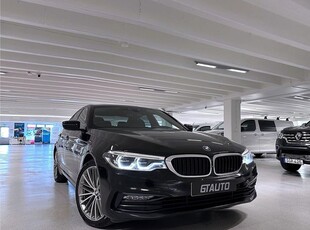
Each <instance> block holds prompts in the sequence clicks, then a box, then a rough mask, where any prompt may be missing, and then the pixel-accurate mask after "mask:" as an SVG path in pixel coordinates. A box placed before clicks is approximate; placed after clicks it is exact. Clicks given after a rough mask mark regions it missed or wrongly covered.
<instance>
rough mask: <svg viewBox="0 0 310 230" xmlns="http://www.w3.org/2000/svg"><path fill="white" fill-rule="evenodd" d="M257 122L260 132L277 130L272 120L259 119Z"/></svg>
mask: <svg viewBox="0 0 310 230" xmlns="http://www.w3.org/2000/svg"><path fill="white" fill-rule="evenodd" d="M258 124H259V128H260V131H262V132H276V131H277V129H276V125H275V124H274V121H264V120H259V121H258Z"/></svg>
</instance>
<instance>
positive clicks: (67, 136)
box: [61, 109, 83, 179]
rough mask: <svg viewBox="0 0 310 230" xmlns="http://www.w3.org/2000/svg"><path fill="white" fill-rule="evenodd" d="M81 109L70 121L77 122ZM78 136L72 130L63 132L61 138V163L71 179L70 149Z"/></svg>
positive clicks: (77, 132) (77, 133) (78, 132)
mask: <svg viewBox="0 0 310 230" xmlns="http://www.w3.org/2000/svg"><path fill="white" fill-rule="evenodd" d="M82 110H83V109H80V110H79V111H77V112H76V113H75V114H74V115H73V116H72V117H71V118H70V121H77V120H78V118H79V116H80V114H81V112H82ZM79 134H80V131H72V130H65V129H64V130H63V132H62V134H61V138H62V140H63V153H62V162H63V164H64V168H65V171H66V173H67V174H68V176H69V177H70V178H71V179H72V177H73V175H74V174H73V171H74V170H73V168H72V165H73V164H72V157H71V155H72V147H73V144H74V142H75V139H76V138H77V136H78V135H79Z"/></svg>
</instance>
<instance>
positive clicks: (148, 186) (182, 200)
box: [99, 161, 257, 222]
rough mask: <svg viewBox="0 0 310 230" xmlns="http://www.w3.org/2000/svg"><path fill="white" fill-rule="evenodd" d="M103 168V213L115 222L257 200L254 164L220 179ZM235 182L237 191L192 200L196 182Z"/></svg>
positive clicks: (165, 171)
mask: <svg viewBox="0 0 310 230" xmlns="http://www.w3.org/2000/svg"><path fill="white" fill-rule="evenodd" d="M102 163H103V164H102V166H99V173H100V177H101V191H102V192H101V199H102V207H103V212H104V214H105V215H107V216H108V217H109V218H110V219H111V220H112V221H113V222H121V221H127V220H134V219H156V218H161V217H165V216H168V215H176V214H181V213H186V212H193V211H199V210H207V209H214V208H223V207H230V206H234V205H237V204H241V203H247V202H251V201H252V200H254V199H255V198H256V190H255V184H256V178H257V170H256V165H255V164H254V163H252V164H250V165H248V166H246V165H243V166H242V168H241V169H240V171H239V173H237V174H235V175H233V176H231V175H230V176H228V177H219V176H216V175H212V174H211V175H210V176H208V177H205V178H181V177H178V176H176V175H175V174H173V173H172V172H171V171H169V170H168V169H162V170H155V171H152V172H136V171H126V170H117V169H114V168H111V167H110V166H109V165H108V164H107V163H106V162H104V161H103V162H102ZM221 181H233V182H234V183H235V184H236V190H235V191H233V192H221V193H214V194H210V195H203V196H195V197H192V196H191V184H192V183H195V182H203V183H207V182H212V183H214V182H221ZM128 195H129V196H136V197H139V196H150V197H151V198H150V199H147V200H139V199H138V200H126V199H124V197H126V196H128Z"/></svg>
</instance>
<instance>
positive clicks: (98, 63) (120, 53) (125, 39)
mask: <svg viewBox="0 0 310 230" xmlns="http://www.w3.org/2000/svg"><path fill="white" fill-rule="evenodd" d="M0 48H1V71H4V72H6V74H4V75H0V84H1V91H0V93H1V117H2V118H1V119H2V120H5V119H8V118H9V117H12V116H15V117H16V115H25V118H26V117H35V118H36V119H39V117H42V116H43V119H45V118H46V117H48V118H49V117H50V119H54V120H57V119H58V120H63V119H64V118H65V117H67V116H71V115H72V114H73V113H74V111H76V110H77V109H78V108H80V107H82V106H84V105H86V104H90V103H105V104H106V103H112V104H130V105H139V106H147V107H154V108H164V109H166V110H168V111H173V112H175V113H179V112H182V113H184V112H185V113H184V114H187V113H188V114H190V115H189V116H190V117H192V116H193V114H192V115H191V112H186V111H189V110H195V111H196V110H199V111H200V113H201V114H202V115H203V116H208V113H209V115H210V116H212V113H215V114H213V115H214V116H218V115H217V113H221V111H222V107H221V106H222V104H223V101H224V100H225V99H227V98H232V97H241V99H242V114H243V115H258V116H264V115H269V116H281V117H291V118H292V119H296V120H298V119H304V120H307V119H309V117H310V1H308V0H273V1H270V0H234V1H227V0H170V1H168V0H153V1H151V0H140V1H139V0H126V1H125V0H87V1H86V0H53V1H48V0H1V47H0ZM195 61H201V62H204V63H212V64H215V65H219V66H229V67H231V68H240V69H246V70H249V72H247V73H236V72H230V71H227V70H226V69H223V68H220V69H218V68H215V69H211V68H206V67H199V66H196V64H195ZM38 74H40V76H41V77H38ZM151 90H155V91H151ZM296 96H297V97H296ZM301 98H303V99H301ZM205 108H207V109H205Z"/></svg>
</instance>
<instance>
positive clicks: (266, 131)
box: [207, 118, 294, 156]
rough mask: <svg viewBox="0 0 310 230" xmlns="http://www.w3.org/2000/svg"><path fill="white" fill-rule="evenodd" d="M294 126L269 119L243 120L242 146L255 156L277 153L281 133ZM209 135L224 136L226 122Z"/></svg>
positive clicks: (288, 122) (289, 122)
mask: <svg viewBox="0 0 310 230" xmlns="http://www.w3.org/2000/svg"><path fill="white" fill-rule="evenodd" d="M290 126H294V124H293V122H292V121H283V120H269V119H253V118H249V119H242V120H241V144H242V145H244V146H246V147H247V148H248V149H249V150H251V152H252V153H253V154H254V155H255V156H261V155H262V154H263V153H276V148H275V142H276V139H277V136H278V134H279V132H280V131H281V130H282V129H284V128H286V127H290ZM207 133H213V134H220V135H222V136H223V135H224V122H221V123H219V124H217V125H216V126H214V128H213V129H212V130H210V131H207Z"/></svg>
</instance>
